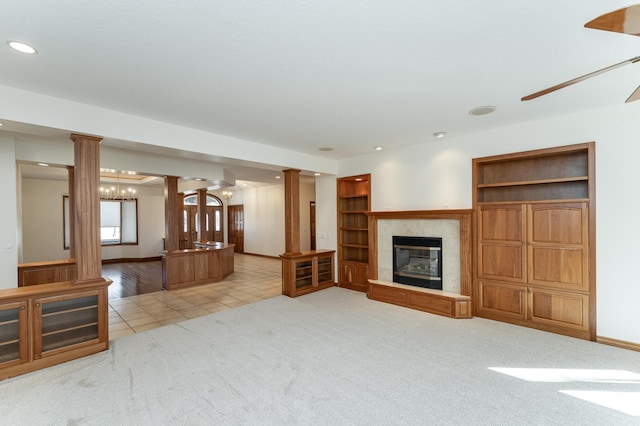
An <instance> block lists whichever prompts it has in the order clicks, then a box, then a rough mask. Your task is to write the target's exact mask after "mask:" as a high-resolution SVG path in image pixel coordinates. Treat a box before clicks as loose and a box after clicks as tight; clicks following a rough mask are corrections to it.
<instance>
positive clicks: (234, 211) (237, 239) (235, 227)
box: [227, 204, 244, 253]
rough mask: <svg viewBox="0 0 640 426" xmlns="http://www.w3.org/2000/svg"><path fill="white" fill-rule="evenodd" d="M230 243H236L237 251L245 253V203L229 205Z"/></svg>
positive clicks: (235, 249)
mask: <svg viewBox="0 0 640 426" xmlns="http://www.w3.org/2000/svg"><path fill="white" fill-rule="evenodd" d="M227 219H228V222H229V226H228V227H227V229H228V230H229V238H228V239H229V244H235V245H236V246H235V248H234V251H235V252H236V253H244V205H242V204H238V205H235V206H227Z"/></svg>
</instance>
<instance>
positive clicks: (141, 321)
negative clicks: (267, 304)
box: [109, 254, 282, 340]
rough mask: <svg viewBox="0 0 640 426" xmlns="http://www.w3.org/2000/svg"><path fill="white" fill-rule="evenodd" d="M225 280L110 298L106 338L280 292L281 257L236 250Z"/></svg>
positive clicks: (147, 328) (177, 320)
mask: <svg viewBox="0 0 640 426" xmlns="http://www.w3.org/2000/svg"><path fill="white" fill-rule="evenodd" d="M234 269H235V272H234V273H233V274H231V275H230V276H229V277H227V279H226V280H223V281H220V282H217V283H213V284H207V285H203V286H198V287H191V288H185V289H180V290H172V291H158V292H154V293H147V294H140V295H137V296H130V297H125V298H121V299H110V300H109V339H110V340H113V339H117V338H118V337H121V336H126V335H128V334H133V333H140V332H142V331H146V330H151V329H153V328H156V327H161V326H163V325H168V324H173V323H176V322H180V321H185V320H187V319H191V318H196V317H200V316H204V315H208V314H210V313H213V312H219V311H223V310H225V309H231V308H235V307H237V306H242V305H246V304H248V303H252V302H256V301H258V300H263V299H268V298H271V297H275V296H279V295H280V294H282V279H281V266H280V260H278V259H270V258H265V257H259V256H250V255H243V254H236V255H235V258H234Z"/></svg>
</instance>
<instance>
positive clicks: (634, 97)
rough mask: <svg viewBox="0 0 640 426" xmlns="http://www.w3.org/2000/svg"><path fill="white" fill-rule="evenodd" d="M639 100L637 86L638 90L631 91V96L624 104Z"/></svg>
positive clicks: (639, 90) (639, 89)
mask: <svg viewBox="0 0 640 426" xmlns="http://www.w3.org/2000/svg"><path fill="white" fill-rule="evenodd" d="M637 100H640V86H638V88H637V89H636V90H634V91H633V93H632V94H631V96H629V97H628V98H627V100H626V101H624V102H625V103H629V102H633V101H637Z"/></svg>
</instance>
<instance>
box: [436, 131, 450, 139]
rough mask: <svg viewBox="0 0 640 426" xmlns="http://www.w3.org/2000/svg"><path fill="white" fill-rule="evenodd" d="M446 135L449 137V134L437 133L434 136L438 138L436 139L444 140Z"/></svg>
mask: <svg viewBox="0 0 640 426" xmlns="http://www.w3.org/2000/svg"><path fill="white" fill-rule="evenodd" d="M446 135H447V132H435V133H434V134H433V136H435V137H436V138H438V139H442V138H444V137H445V136H446Z"/></svg>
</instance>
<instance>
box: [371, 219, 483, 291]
mask: <svg viewBox="0 0 640 426" xmlns="http://www.w3.org/2000/svg"><path fill="white" fill-rule="evenodd" d="M471 215H472V210H470V209H469V210H410V211H383V212H369V213H367V216H368V217H369V268H370V269H369V278H370V279H373V280H379V281H387V282H392V281H393V245H392V238H393V236H394V235H404V236H421V237H422V236H425V237H439V238H442V246H443V247H442V251H443V257H444V263H443V265H442V267H443V268H442V269H443V291H444V292H447V293H455V294H461V295H466V296H471V279H472V271H471V240H472V234H471Z"/></svg>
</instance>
